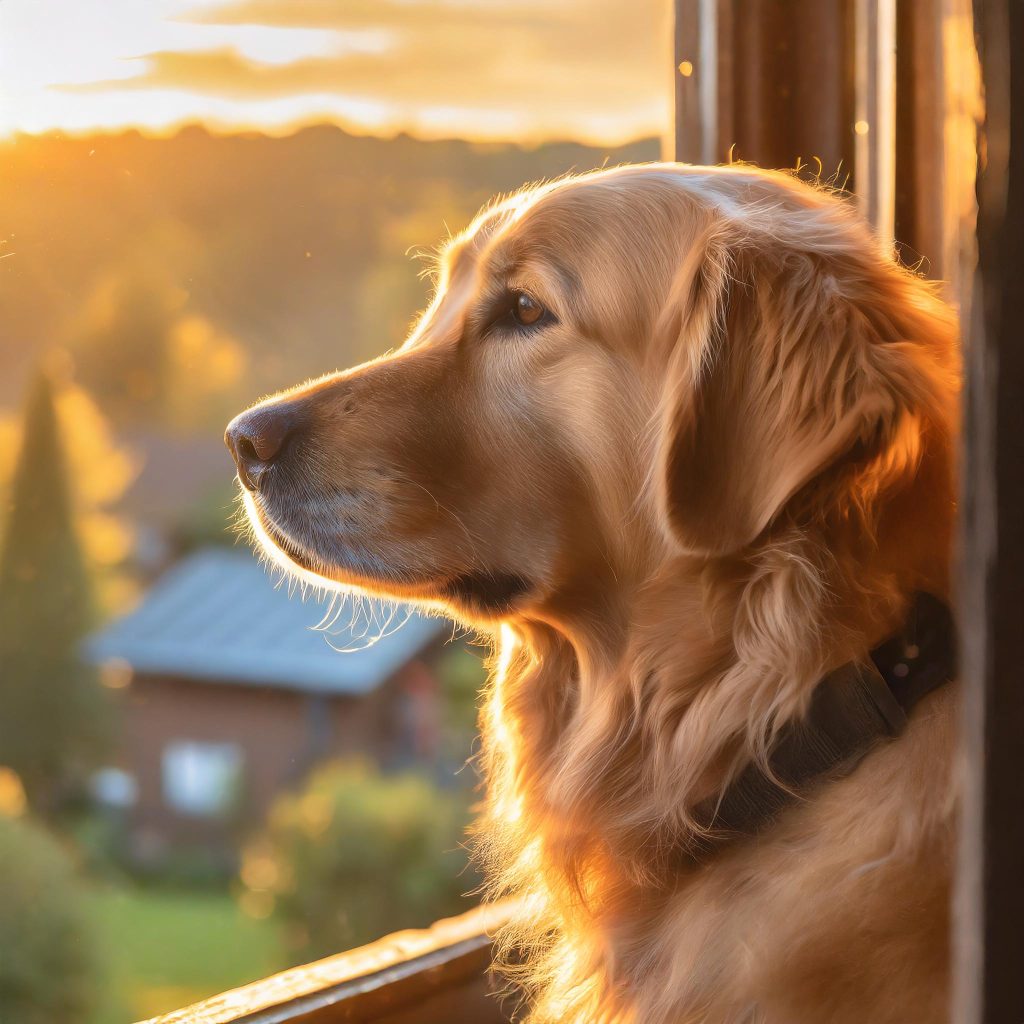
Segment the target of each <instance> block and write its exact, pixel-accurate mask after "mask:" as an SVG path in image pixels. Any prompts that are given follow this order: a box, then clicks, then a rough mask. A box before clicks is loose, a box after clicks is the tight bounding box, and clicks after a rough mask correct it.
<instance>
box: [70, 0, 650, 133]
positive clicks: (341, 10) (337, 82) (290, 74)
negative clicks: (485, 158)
mask: <svg viewBox="0 0 1024 1024" xmlns="http://www.w3.org/2000/svg"><path fill="white" fill-rule="evenodd" d="M667 17H668V12H667V5H665V4H664V3H663V2H661V0H635V2H633V3H629V4H623V3H622V2H621V0H593V2H587V3H583V2H579V0H577V2H574V3H563V4H561V5H559V6H557V7H553V6H552V5H550V4H544V5H536V6H533V7H531V6H530V4H529V2H528V0H527V2H524V3H519V4H514V5H513V4H505V3H501V4H498V3H490V4H482V3H477V4H473V5H469V4H465V3H451V2H445V0H424V2H422V3H408V2H399V0H344V2H332V0H234V2H230V3H226V4H223V5H219V6H215V7H213V8H210V7H204V8H201V9H198V10H192V11H190V12H188V13H186V14H185V15H183V16H182V19H184V20H187V21H189V22H190V23H194V24H197V25H221V26H223V25H238V26H242V25H246V26H253V25H255V26H260V27H263V28H276V29H280V30H281V31H287V30H288V29H299V28H301V29H310V28H314V29H322V30H329V31H331V32H333V33H336V34H337V36H338V48H337V50H336V52H333V53H331V54H329V55H327V56H323V55H318V56H311V57H305V58H302V59H298V60H294V61H291V62H287V63H273V64H271V63H262V62H259V61H255V60H253V59H251V58H249V57H246V56H245V55H243V54H241V53H239V52H238V51H236V50H234V49H224V48H221V49H208V50H192V51H184V50H183V51H172V50H161V51H157V52H154V53H150V54H147V55H146V56H144V57H141V58H138V60H139V62H140V68H141V70H140V73H139V74H137V75H135V76H134V77H129V78H118V79H108V80H103V81H96V82H87V83H76V84H68V85H63V86H59V87H58V88H60V89H61V90H63V91H65V92H75V93H95V92H105V91H112V90H117V91H121V92H123V91H131V90H149V89H160V90H178V91H186V92H192V93H198V94H202V95H206V96H210V97H217V98H223V99H230V100H236V101H266V100H271V99H277V98H281V97H299V96H305V95H309V96H344V97H349V98H352V99H359V100H366V101H371V102H375V103H381V104H384V105H386V106H387V107H388V108H389V110H390V111H391V120H392V121H394V122H396V123H403V124H405V123H407V124H409V125H410V126H412V127H415V125H416V124H417V122H419V121H421V120H423V119H425V118H427V119H429V117H430V116H431V111H434V112H436V111H437V110H438V109H442V110H443V109H452V110H459V111H464V112H465V111H469V112H475V114H476V115H477V119H478V123H479V119H480V118H486V116H487V115H488V114H489V113H493V114H494V116H495V119H496V120H498V121H501V120H503V119H504V121H506V122H508V123H513V122H515V121H517V120H518V121H519V122H521V123H524V124H531V125H532V126H533V127H534V133H535V134H538V135H541V136H548V137H550V136H551V135H553V134H563V135H564V134H574V132H573V125H574V124H575V123H577V122H578V123H579V124H581V125H583V126H584V127H583V129H582V134H586V135H591V136H593V135H594V134H595V130H594V127H595V126H599V125H604V126H606V127H607V128H608V132H607V134H608V135H609V136H614V135H617V136H619V137H620V138H621V137H626V136H628V135H637V134H643V133H650V132H652V131H659V130H661V129H662V128H663V127H664V126H665V124H664V122H667V116H668V114H667V110H668V96H667V94H668V86H667V84H666V81H667V71H666V68H667V66H668V43H667ZM361 34H364V35H365V34H372V37H373V39H374V44H373V45H372V46H369V47H367V46H362V47H361V46H359V45H358V42H356V43H355V44H353V43H352V41H353V40H356V41H358V39H359V38H360V35H361ZM346 40H347V42H346ZM587 126H589V130H588V128H587ZM598 134H599V132H598Z"/></svg>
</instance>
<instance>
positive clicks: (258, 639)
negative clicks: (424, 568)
mask: <svg viewBox="0 0 1024 1024" xmlns="http://www.w3.org/2000/svg"><path fill="white" fill-rule="evenodd" d="M350 600H354V599H350ZM360 605H361V606H360ZM337 611H338V609H337V608H334V609H333V611H332V607H331V605H330V603H329V600H327V599H314V598H313V597H306V598H305V599H303V597H302V595H301V594H299V593H297V592H296V593H290V592H289V586H288V581H283V582H278V583H277V584H276V585H275V581H274V579H272V577H271V576H270V575H269V574H268V573H267V572H266V571H265V570H264V568H263V567H262V566H261V565H260V564H259V562H258V561H257V560H256V558H255V557H254V556H253V555H251V554H250V553H248V552H247V551H242V550H226V549H220V548H210V549H205V550H200V551H198V552H197V553H195V554H192V555H190V556H188V557H186V558H185V559H184V560H182V561H181V562H179V563H178V564H177V565H175V566H174V567H173V568H172V569H171V570H170V571H169V572H168V573H166V575H164V576H163V577H161V578H160V579H159V580H158V581H157V582H156V584H155V585H154V586H153V588H152V589H151V590H150V591H149V592H148V594H147V595H146V596H145V598H144V600H143V601H142V603H141V605H140V606H139V607H138V608H136V610H135V611H133V612H131V613H130V614H128V615H126V616H125V617H123V618H121V619H119V620H117V621H115V622H114V623H112V624H111V625H109V626H108V627H107V628H106V629H104V630H103V631H102V632H100V633H98V634H96V635H94V636H93V637H91V638H90V639H89V640H88V642H87V645H86V652H87V656H88V658H89V659H90V660H91V661H93V662H95V663H96V664H97V665H98V666H99V667H100V671H101V673H102V676H103V679H104V681H105V682H106V683H107V685H109V686H111V687H112V688H113V689H114V690H115V691H117V692H118V694H119V696H120V698H121V711H122V721H121V734H122V745H121V752H120V759H119V762H118V763H117V765H116V767H111V768H109V769H106V770H105V771H103V772H101V773H100V774H99V776H98V777H97V779H96V786H97V792H98V795H99V796H100V798H101V799H102V800H104V801H105V802H107V803H109V804H116V805H119V806H120V808H121V813H123V814H124V815H125V817H126V820H127V824H128V834H129V838H130V844H131V851H132V853H133V855H134V856H135V857H136V858H137V859H141V860H143V861H153V862H156V861H159V859H160V858H161V857H162V856H163V855H164V854H165V853H167V852H168V851H169V850H171V849H173V848H175V847H182V846H191V845H199V846H204V847H206V848H218V849H221V850H230V849H232V848H233V847H234V845H235V842H236V839H237V837H238V836H239V835H241V834H243V833H244V832H245V831H246V830H248V829H249V828H251V827H252V826H253V825H254V824H256V823H258V822H259V821H260V820H261V818H262V817H263V815H265V814H266V812H267V810H268V808H269V806H270V804H271V802H272V801H273V799H274V797H275V795H276V794H278V793H279V792H280V791H281V790H283V789H286V788H288V787H291V786H294V785H296V784H298V783H300V782H301V780H302V779H303V777H304V776H305V775H306V773H307V772H308V771H309V769H310V768H311V767H312V766H313V765H315V764H316V763H317V762H320V761H323V760H325V759H328V758H332V757H344V756H366V757H369V758H372V759H374V760H375V761H377V762H378V763H381V764H382V765H384V766H385V767H387V766H395V765H402V764H408V763H409V762H411V761H419V762H421V763H423V762H429V761H430V760H431V759H432V758H433V757H435V756H436V754H437V743H438V733H439V709H438V701H437V686H436V680H435V677H434V673H433V670H432V656H433V655H434V654H435V653H436V652H437V650H438V648H439V646H440V645H441V643H443V640H444V639H445V637H446V635H449V633H448V630H446V627H445V624H444V623H443V622H442V621H441V620H439V619H436V618H429V617H427V616H424V615H422V614H420V613H418V612H416V611H414V610H413V609H411V608H409V607H407V606H401V605H399V606H397V607H395V606H382V605H381V604H380V603H378V602H370V601H366V600H363V601H361V602H358V603H357V604H356V605H355V606H354V608H353V607H349V606H346V607H344V608H343V609H342V610H341V611H342V614H340V615H337V614H335V613H336V612H337ZM332 619H336V621H333V622H332ZM322 620H323V621H324V622H325V623H326V625H325V626H324V627H323V628H322V629H321V630H319V631H318V630H316V629H314V628H312V627H315V626H317V624H318V623H321V621H322ZM399 623H400V625H399Z"/></svg>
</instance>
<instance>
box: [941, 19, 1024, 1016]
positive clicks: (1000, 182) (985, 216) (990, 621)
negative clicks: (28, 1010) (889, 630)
mask: <svg viewBox="0 0 1024 1024" xmlns="http://www.w3.org/2000/svg"><path fill="white" fill-rule="evenodd" d="M974 13H975V28H976V36H977V40H978V49H979V55H980V58H981V67H982V77H983V82H984V87H985V106H986V113H985V125H984V131H983V135H982V139H981V142H982V152H983V154H984V158H983V160H982V161H981V169H980V174H979V177H978V210H979V215H978V257H979V274H978V279H977V283H976V286H975V294H974V300H973V308H974V315H973V316H972V323H971V325H970V330H969V332H968V343H967V346H966V368H967V406H966V408H967V419H966V426H965V452H964V454H965V460H964V472H963V487H962V491H963V513H962V556H961V579H962V585H961V609H960V610H961V627H962V634H963V665H962V668H963V678H964V684H965V709H964V742H965V747H966V757H965V779H964V781H965V793H964V824H963V833H962V846H961V858H960V871H959V877H958V892H957V911H958V915H957V926H956V932H955V936H954V942H955V946H956V953H957V957H956V984H955V1005H954V1012H953V1020H954V1021H956V1024H1020V1022H1021V1021H1024V971H1022V969H1021V965H1022V964H1024V879H1022V868H1024V787H1022V785H1021V749H1022V746H1024V649H1022V645H1021V637H1022V632H1024V337H1022V329H1021V322H1022V321H1021V314H1020V303H1021V294H1022V291H1021V288H1022V286H1021V281H1022V280H1024V3H1022V2H1021V0H976V2H975V7H974Z"/></svg>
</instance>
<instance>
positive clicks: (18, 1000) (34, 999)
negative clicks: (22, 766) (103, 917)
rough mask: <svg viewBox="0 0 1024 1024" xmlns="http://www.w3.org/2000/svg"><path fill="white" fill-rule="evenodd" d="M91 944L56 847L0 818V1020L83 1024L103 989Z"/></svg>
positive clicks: (23, 824) (31, 828)
mask: <svg viewBox="0 0 1024 1024" xmlns="http://www.w3.org/2000/svg"><path fill="white" fill-rule="evenodd" d="M96 938H97V936H96V934H95V932H94V929H93V927H92V924H91V922H90V920H89V918H88V917H87V914H86V908H85V904H84V899H83V893H82V892H81V890H80V887H79V883H78V882H77V880H76V878H75V874H74V869H73V866H72V864H71V862H70V860H69V858H68V857H67V855H66V854H65V853H64V851H63V850H62V849H61V848H60V846H59V845H58V844H57V842H56V841H55V840H54V839H52V838H51V837H50V836H49V835H48V834H47V833H46V832H45V831H43V829H42V828H41V827H39V826H38V825H34V824H31V823H29V822H27V821H25V820H23V819H14V818H7V817H3V816H2V815H0V1021H3V1024H53V1022H54V1021H60V1022H61V1024H79V1022H80V1021H86V1020H88V1019H89V1017H90V1015H91V1013H92V1010H93V1008H94V1006H95V1004H96V1000H97V998H98V996H99V988H100V979H99V969H100V962H99V957H98V953H97V942H96Z"/></svg>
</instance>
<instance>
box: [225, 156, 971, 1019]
mask: <svg viewBox="0 0 1024 1024" xmlns="http://www.w3.org/2000/svg"><path fill="white" fill-rule="evenodd" d="M435 284H436V287H435V291H434V296H433V299H432V301H431V303H430V305H429V307H428V308H427V309H426V310H425V311H424V312H423V314H422V315H421V316H420V318H419V319H418V322H417V323H416V325H415V327H414V329H413V330H412V332H411V334H410V336H409V338H408V340H407V341H406V342H405V343H404V344H403V345H402V346H401V348H399V349H398V350H397V351H395V352H393V353H391V354H388V355H386V356H384V357H382V358H380V359H377V360H375V361H372V362H370V363H367V364H365V365H362V366H359V367H356V368H355V369H352V370H349V371H347V372H343V373H335V374H331V375H329V376H326V377H323V378H322V379H319V380H316V381H313V382H312V383H308V384H305V385H302V386H300V387H297V388H295V389H293V390H290V391H285V392H283V393H281V394H279V395H276V396H274V397H272V398H269V399H267V400H265V401H262V402H260V403H258V404H257V405H255V406H254V407H253V408H251V409H250V410H248V411H247V412H245V413H243V414H242V415H241V416H239V417H237V418H236V419H235V420H234V421H232V423H231V425H230V426H229V428H228V431H227V442H228V445H229V447H230V448H231V451H232V453H233V455H234V457H235V460H236V462H237V467H238V478H239V480H240V481H241V484H242V493H243V497H244V502H245V506H246V509H247V512H248V516H249V518H250V520H251V523H252V527H253V530H254V532H255V533H256V535H257V537H258V539H259V541H260V543H261V544H262V545H263V547H264V548H265V549H266V551H267V552H268V553H269V554H270V555H271V557H272V558H274V559H275V560H277V561H278V562H279V563H280V564H282V565H284V566H286V567H287V568H288V570H289V571H291V572H293V573H295V574H296V575H298V576H300V577H302V578H305V579H308V580H310V581H312V582H314V583H316V584H318V585H333V586H337V587H340V588H353V589H356V590H358V591H368V592H371V593H374V594H383V595H387V596H390V597H393V598H398V599H402V600H410V601H414V602H418V603H420V604H421V605H425V606H427V607H432V608H439V609H442V610H443V611H445V612H446V613H448V614H450V615H453V616H455V617H456V618H458V619H460V620H462V621H464V622H467V623H470V624H472V625H473V626H475V627H477V628H478V629H480V630H482V631H485V632H486V633H487V634H488V635H491V636H493V637H494V639H495V645H496V654H495V657H494V659H493V671H492V673H491V679H490V682H489V684H488V689H487V692H486V694H485V699H484V704H483V711H482V755H481V757H482V767H483V773H484V777H485V781H486V790H487V799H486V809H485V811H484V812H483V814H482V818H481V821H480V822H479V824H478V825H477V829H476V843H477V849H478V853H479V856H480V858H481V860H482V862H483V864H484V866H485V869H486V872H487V875H488V877H489V879H490V883H489V884H490V889H489V892H490V894H491V895H492V896H495V897H499V896H513V897H516V898H517V899H516V901H515V904H516V906H517V908H518V909H517V912H516V916H515V920H514V921H513V922H512V923H511V924H510V925H509V926H508V928H507V929H505V930H504V931H503V933H502V934H501V935H500V936H499V946H500V948H501V949H502V950H505V951H512V955H511V956H505V957H503V959H504V960H505V961H507V966H508V969H510V970H513V971H514V972H515V974H514V976H515V979H516V981H517V982H518V984H519V985H521V986H522V991H524V992H525V993H526V997H525V1003H526V1007H527V1009H526V1010H525V1013H526V1017H527V1019H528V1020H529V1021H530V1022H533V1024H540V1022H545V1024H547V1022H556V1021H557V1022H574V1024H626V1022H630V1024H698V1022H699V1024H725V1022H729V1024H732V1022H735V1024H812V1022H813V1024H824V1022H829V1024H862V1022H864V1021H871V1022H872V1024H885V1022H891V1024H909V1022H916V1024H925V1022H939V1021H945V1020H947V1019H948V1010H947V1002H948V993H949V985H948V972H949V962H948V961H949V953H948V941H949V939H948V936H949V892H950V877H951V862H952V859H953V854H954V846H955V841H954V836H955V826H956V808H957V785H956V776H955V772H954V768H953V766H954V759H955V748H956V728H955V722H956V714H957V701H958V698H957V684H956V681H955V680H953V679H950V680H949V682H948V685H943V686H939V687H937V688H935V689H934V690H933V692H930V693H928V694H927V695H926V696H924V697H923V698H922V699H921V700H920V701H919V702H918V703H917V704H916V706H914V707H913V708H912V709H911V710H910V711H909V713H908V715H907V722H906V724H905V727H902V728H901V729H900V730H898V734H896V735H893V734H889V735H887V736H884V737H881V738H879V739H878V741H877V742H872V743H871V744H870V746H869V748H868V749H866V750H861V751H860V752H859V753H858V757H857V758H856V759H855V760H856V761H857V763H856V764H855V765H847V767H846V769H845V770H844V771H826V772H824V773H823V774H821V773H819V774H818V775H814V777H813V778H810V779H807V780H805V779H802V778H801V779H798V780H797V781H796V782H793V780H790V781H789V782H787V781H785V780H783V781H782V782H779V780H778V778H777V777H776V776H777V775H778V774H779V773H778V771H777V767H778V766H777V764H776V761H774V760H773V758H774V757H775V753H774V752H775V751H776V750H777V749H779V745H780V744H782V743H783V741H784V740H785V737H786V736H787V735H789V734H790V733H791V731H792V730H794V729H800V728H801V727H802V726H801V723H805V722H807V721H808V720H809V718H810V717H812V713H813V711H814V708H815V701H816V699H817V698H816V694H818V693H819V692H820V691H821V690H822V681H823V680H826V679H835V678H836V677H835V675H834V674H835V673H836V672H837V671H839V670H840V669H842V667H843V666H847V667H848V666H850V665H862V664H864V663H865V659H866V658H867V655H868V652H869V651H871V650H872V649H873V648H875V647H876V645H878V644H880V643H882V642H883V641H884V640H885V639H886V638H887V637H891V636H893V635H894V634H898V633H899V631H900V629H901V628H903V625H904V623H905V622H906V621H907V616H908V615H909V614H910V611H911V608H912V606H913V603H914V600H915V598H914V595H915V594H917V593H919V592H926V593H927V594H930V595H933V596H934V597H935V598H938V599H940V600H945V599H947V597H948V594H949V589H950V549H951V539H952V531H953V528H954V518H955V470H956V465H955V451H956V438H957V430H958V424H957V416H958V388H959V384H958V381H959V368H958V355H957V346H958V338H957V327H956V320H955V317H954V315H953V313H952V312H951V310H950V309H949V308H948V307H947V306H945V305H944V304H943V303H942V302H941V301H940V300H939V298H938V297H937V295H936V292H935V290H934V288H933V286H931V285H929V284H927V283H926V282H925V281H924V280H922V279H921V278H920V277H919V276H917V275H915V274H914V273H912V272H910V271H908V270H906V269H904V268H902V267H901V266H900V265H898V263H897V262H896V261H895V260H894V259H893V257H892V255H891V254H890V253H889V252H887V251H886V248H885V246H883V244H882V243H881V242H880V241H879V240H878V239H877V238H876V237H875V236H874V235H873V233H872V232H871V230H870V229H869V227H868V226H867V225H866V224H865V223H864V222H863V221H862V220H861V219H860V218H859V217H858V215H857V213H856V212H855V210H854V208H853V206H852V205H851V201H850V200H849V198H848V197H844V196H842V195H838V194H836V193H834V192H833V191H831V190H829V189H828V188H825V187H821V186H816V185H810V184H807V183H805V182H802V181H800V180H799V179H797V178H796V177H795V176H793V175H791V174H786V173H782V172H773V171H765V170H760V169H757V168H755V167H751V166H744V165H733V166H728V167H716V168H711V167H696V166H685V165H677V164H650V165H639V166H625V167H620V168H615V169H611V170H604V171H599V172H592V173H588V174H584V175H580V176H574V177H567V178H564V179H560V180H557V181H554V182H549V183H545V184H542V185H539V186H536V187H531V188H527V189H525V190H524V191H522V192H520V193H518V194H516V195H513V196H511V197H507V198H504V199H501V200H499V201H496V202H495V203H493V204H492V205H491V206H489V207H487V208H486V209H485V210H484V211H483V212H482V213H481V214H480V215H479V216H478V217H477V218H476V220H475V221H474V222H473V223H472V224H471V225H470V227H469V228H468V229H467V230H466V231H465V232H463V233H462V234H461V235H459V236H457V237H455V238H453V239H452V240H450V241H449V242H448V243H447V245H446V246H445V247H444V250H443V252H442V254H441V256H440V258H439V261H438V266H437V271H436V281H435ZM908 649H909V648H908ZM915 649H916V648H915ZM830 674H832V675H830ZM843 678H846V677H843ZM846 686H847V684H845V683H842V681H840V682H839V683H837V684H836V685H835V686H834V687H833V689H834V690H835V692H837V693H840V694H843V693H845V692H847V691H846V689H844V687H846ZM894 732H896V730H894ZM751 773H753V776H751ZM750 777H753V778H754V780H755V783H757V784H758V785H760V786H761V789H760V790H757V787H756V786H755V790H754V791H758V792H760V791H764V790H765V785H766V784H769V783H770V784H772V785H773V786H774V788H773V789H772V793H773V795H774V797H779V795H780V793H781V795H782V797H791V799H788V798H786V799H781V800H778V801H776V806H774V807H773V808H764V809H762V808H760V807H758V806H757V803H758V799H753V800H750V799H748V800H747V803H748V804H751V805H752V806H751V807H749V808H748V810H749V811H750V814H751V820H752V822H753V825H752V826H751V827H750V828H746V827H745V826H744V825H743V824H742V823H741V825H740V827H739V828H738V829H737V830H736V831H737V833H738V834H735V835H731V834H728V832H729V830H725V832H726V834H724V835H723V834H722V832H723V830H722V829H721V828H719V827H718V825H717V819H716V813H717V810H718V809H720V808H721V807H722V806H724V805H725V804H727V803H728V802H729V794H730V793H734V792H737V791H738V790H737V787H738V786H741V785H742V784H744V783H743V780H744V779H749V778H750ZM758 780H760V781H758ZM790 782H792V785H791V784H790ZM798 783H799V785H798ZM805 783H806V784H805ZM791 790H792V792H790V791H791ZM709 807H710V808H711V812H710V815H709V812H708V808H709ZM762 811H763V813H762Z"/></svg>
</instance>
